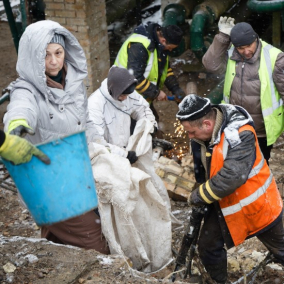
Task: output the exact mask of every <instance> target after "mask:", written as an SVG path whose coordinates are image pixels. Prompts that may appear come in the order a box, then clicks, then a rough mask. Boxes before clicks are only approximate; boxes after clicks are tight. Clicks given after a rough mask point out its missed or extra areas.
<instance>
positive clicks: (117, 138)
mask: <svg viewBox="0 0 284 284" xmlns="http://www.w3.org/2000/svg"><path fill="white" fill-rule="evenodd" d="M107 80H108V79H105V80H104V81H103V82H102V84H101V86H100V88H99V89H97V90H96V91H95V92H94V93H93V94H92V95H91V96H90V97H89V106H88V107H89V112H90V118H91V120H92V122H93V123H94V124H95V125H96V128H97V131H98V133H99V135H100V137H101V139H102V140H104V141H103V142H104V143H107V145H108V147H109V149H110V151H111V153H114V154H117V155H119V156H121V157H127V151H126V150H125V148H126V146H127V144H128V140H129V137H130V123H131V118H132V119H134V120H136V121H138V120H139V119H142V118H146V119H148V120H150V121H151V122H152V123H153V125H154V126H157V123H156V121H155V117H154V115H153V113H152V111H151V110H150V108H149V103H148V102H147V101H146V100H145V99H144V98H143V97H142V96H141V95H139V94H138V93H137V92H136V91H134V92H133V93H132V94H130V95H128V96H127V98H126V99H125V100H124V101H118V100H115V99H114V98H113V97H112V96H111V95H110V94H109V91H108V82H107ZM130 84H131V83H130V82H128V85H130Z"/></svg>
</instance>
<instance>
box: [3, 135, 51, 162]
mask: <svg viewBox="0 0 284 284" xmlns="http://www.w3.org/2000/svg"><path fill="white" fill-rule="evenodd" d="M3 135H4V139H5V140H4V143H3V144H2V145H1V147H0V156H1V157H3V158H4V159H6V160H8V161H11V162H12V163H13V164H15V165H18V164H22V163H27V162H29V161H30V160H31V158H32V156H36V157H37V158H38V159H40V160H41V161H42V162H43V163H45V164H47V165H49V164H50V159H49V158H48V157H47V156H46V155H45V154H44V153H43V152H41V151H40V150H39V149H38V148H36V147H35V146H34V145H33V144H31V143H30V142H28V141H27V140H25V139H23V138H20V137H18V136H16V135H9V134H5V133H4V132H2V131H1V134H0V139H2V140H3Z"/></svg>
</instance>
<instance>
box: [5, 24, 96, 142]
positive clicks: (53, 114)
mask: <svg viewBox="0 0 284 284" xmlns="http://www.w3.org/2000/svg"><path fill="white" fill-rule="evenodd" d="M54 33H57V34H61V35H63V36H64V37H65V64H66V65H67V74H66V79H65V88H64V90H61V89H55V88H50V87H48V86H47V84H46V75H45V55H46V48H47V45H48V43H49V42H50V40H51V39H52V37H53V35H54ZM17 72H18V74H19V78H18V79H17V80H16V81H15V82H12V83H11V84H10V87H11V93H10V104H9V105H8V108H7V110H8V111H7V113H6V114H5V116H4V124H5V130H6V131H7V129H8V126H9V123H10V122H11V121H12V120H16V119H25V120H26V121H27V122H28V124H29V125H30V126H31V128H32V129H34V130H35V135H27V136H26V138H27V140H29V141H31V142H32V143H33V144H38V143H42V142H46V141H49V140H53V139H56V138H58V137H63V136H66V135H68V134H72V133H76V132H79V131H82V130H85V129H87V132H86V134H87V137H88V139H89V140H92V141H96V138H98V137H99V136H97V132H96V128H95V126H94V125H93V123H92V121H91V120H90V119H89V114H88V108H87V95H86V88H85V86H84V83H83V80H84V79H85V78H86V77H87V64H86V58H85V54H84V51H83V49H82V47H81V46H80V44H79V42H78V41H77V39H76V38H75V37H74V36H73V35H72V34H71V33H70V32H69V31H68V30H67V29H65V28H64V27H62V26H61V25H59V24H58V23H56V22H53V21H48V20H46V21H39V22H36V23H34V24H31V25H30V26H28V27H27V29H26V30H25V32H24V34H23V35H22V37H21V40H20V45H19V53H18V61H17Z"/></svg>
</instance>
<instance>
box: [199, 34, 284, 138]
mask: <svg viewBox="0 0 284 284" xmlns="http://www.w3.org/2000/svg"><path fill="white" fill-rule="evenodd" d="M230 44H231V42H230V37H229V36H228V35H225V34H223V33H219V34H218V35H216V36H215V38H214V40H213V43H212V44H211V45H210V47H209V49H208V50H207V52H206V53H205V55H204V56H203V59H202V63H203V65H204V66H205V68H206V70H207V71H208V72H212V73H216V74H225V72H226V69H227V62H228V49H229V47H230ZM261 48H262V45H261V42H260V41H259V42H258V47H257V49H256V52H255V54H254V56H253V57H252V58H250V59H249V60H246V61H244V60H243V58H242V56H241V55H240V54H239V53H238V51H237V50H236V49H234V50H233V53H232V56H231V57H230V59H231V60H234V61H236V75H235V77H234V80H233V82H232V86H231V94H230V104H233V105H239V106H242V107H243V108H245V109H246V110H247V111H248V113H249V114H250V115H251V116H252V118H253V121H254V123H255V130H256V134H257V136H258V137H266V131H265V126H264V122H263V115H262V110H261V104H260V93H261V92H260V88H261V82H260V79H259V74H258V72H259V66H260V52H261ZM283 66H284V53H283V52H282V53H280V54H279V55H278V57H277V60H276V62H275V66H274V69H273V82H274V84H275V86H276V89H277V90H278V92H279V94H280V96H281V97H282V100H283V99H284V73H283Z"/></svg>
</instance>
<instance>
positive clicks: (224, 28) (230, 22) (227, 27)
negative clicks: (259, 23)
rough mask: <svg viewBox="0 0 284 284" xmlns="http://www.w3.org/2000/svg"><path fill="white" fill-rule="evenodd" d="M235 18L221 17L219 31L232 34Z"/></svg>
mask: <svg viewBox="0 0 284 284" xmlns="http://www.w3.org/2000/svg"><path fill="white" fill-rule="evenodd" d="M234 21H235V19H234V18H231V17H229V18H227V17H220V20H219V23H218V28H219V31H220V32H221V33H223V34H226V35H228V36H229V35H230V34H231V30H232V28H233V27H234V25H235V24H234Z"/></svg>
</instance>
